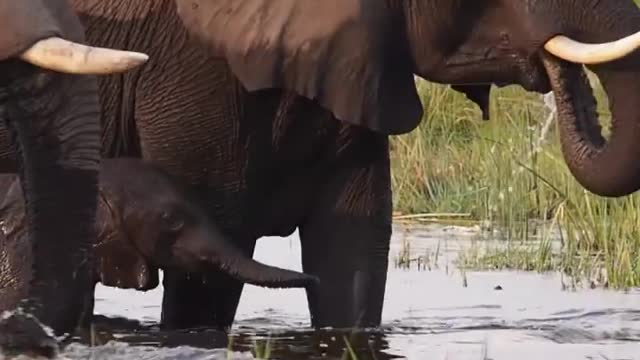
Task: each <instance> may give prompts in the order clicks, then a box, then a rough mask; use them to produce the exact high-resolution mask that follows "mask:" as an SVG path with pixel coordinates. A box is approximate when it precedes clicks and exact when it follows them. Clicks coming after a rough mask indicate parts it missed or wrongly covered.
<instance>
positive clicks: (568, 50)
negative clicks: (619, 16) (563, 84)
mask: <svg viewBox="0 0 640 360" xmlns="http://www.w3.org/2000/svg"><path fill="white" fill-rule="evenodd" d="M639 47H640V32H637V33H635V34H633V35H629V36H627V37H624V38H622V39H619V40H616V41H612V42H607V43H602V44H585V43H581V42H578V41H575V40H573V39H570V38H568V37H566V36H562V35H558V36H555V37H553V38H552V39H551V40H549V41H547V43H546V44H545V45H544V48H545V50H547V51H548V52H549V53H551V54H553V55H555V56H557V57H559V58H561V59H564V60H567V61H570V62H574V63H577V64H585V65H595V64H601V63H606V62H610V61H613V60H617V59H620V58H623V57H625V56H627V55H629V54H630V53H632V52H633V51H635V50H636V49H637V48H639Z"/></svg>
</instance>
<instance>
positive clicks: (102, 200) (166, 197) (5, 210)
mask: <svg viewBox="0 0 640 360" xmlns="http://www.w3.org/2000/svg"><path fill="white" fill-rule="evenodd" d="M99 180H100V181H99V193H98V196H99V199H98V209H97V217H96V232H97V234H98V241H97V243H96V244H95V250H96V253H95V254H96V255H95V256H96V258H95V266H94V274H93V275H94V284H95V283H98V282H101V283H102V284H104V285H105V286H113V287H119V288H129V289H137V290H149V289H152V288H155V287H156V286H157V285H158V268H162V269H167V268H172V269H178V270H181V271H185V272H192V271H203V270H205V269H207V268H208V267H211V268H217V269H221V270H222V271H225V272H226V273H228V274H229V275H231V276H233V277H234V278H236V279H238V280H240V281H243V282H246V283H250V284H254V285H259V286H266V287H308V286H311V285H312V284H314V283H315V282H316V281H317V279H316V278H315V277H313V276H311V275H305V274H302V273H298V272H294V271H289V270H285V269H280V268H276V267H271V266H268V265H264V264H261V263H259V262H257V261H254V260H252V259H250V258H247V257H245V256H243V255H242V254H241V252H240V251H238V250H237V249H236V248H235V247H233V245H231V242H230V241H228V240H227V239H226V238H225V237H224V236H223V235H222V233H221V232H220V231H219V230H218V229H217V228H216V226H215V225H214V224H212V223H211V222H210V221H209V220H207V217H206V216H205V213H204V212H203V211H202V210H201V209H200V207H199V206H197V205H196V201H195V199H194V198H191V197H190V195H189V194H188V192H187V191H186V190H185V188H183V187H182V186H181V185H180V184H178V183H177V182H176V181H175V180H174V179H173V178H171V177H169V176H168V175H167V174H165V173H163V172H161V170H159V169H158V168H156V167H153V166H152V165H150V164H148V163H145V162H143V161H142V160H139V159H133V158H116V159H105V160H103V162H102V168H101V171H100V179H99ZM9 181H11V184H10V185H9ZM4 182H5V183H6V184H7V185H8V189H2V192H5V191H6V195H5V198H4V201H3V203H2V206H1V207H0V224H1V230H2V231H1V232H0V311H2V310H3V309H13V308H14V307H15V305H16V303H17V301H19V299H21V298H23V297H24V296H25V295H26V291H27V287H28V286H27V284H28V283H29V281H30V280H31V246H29V245H28V243H27V241H25V240H26V239H25V230H26V227H25V225H26V224H25V211H24V201H23V197H22V190H21V187H20V185H19V182H18V181H17V177H15V176H12V178H10V179H4ZM0 185H1V184H0ZM0 195H2V194H1V193H0ZM51 256H57V254H51ZM92 305H93V304H90V305H89V309H88V310H90V309H92V308H93V306H92ZM88 312H89V311H87V315H89V314H88Z"/></svg>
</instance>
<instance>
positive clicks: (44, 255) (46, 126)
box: [0, 0, 147, 351]
mask: <svg viewBox="0 0 640 360" xmlns="http://www.w3.org/2000/svg"><path fill="white" fill-rule="evenodd" d="M0 23H2V28H3V30H2V31H1V32H0V117H1V118H3V119H4V120H5V121H6V122H7V126H8V128H9V129H10V131H11V133H12V137H13V139H14V140H15V145H16V146H15V147H16V150H17V152H16V153H17V158H18V159H17V160H18V164H19V168H20V172H19V177H20V183H21V186H22V187H23V189H24V190H25V191H24V192H25V203H26V223H27V225H28V228H29V229H28V236H29V238H30V240H31V241H30V244H32V250H33V253H34V261H33V266H32V268H33V269H32V270H33V277H32V280H31V283H30V284H29V285H30V286H29V289H28V292H27V294H26V298H25V299H24V300H25V301H23V302H22V303H21V305H20V309H19V311H18V312H15V313H14V314H18V313H20V314H27V315H29V316H28V317H26V318H25V317H22V318H21V319H22V320H25V319H26V320H25V321H22V320H16V318H15V316H9V317H6V316H2V317H0V329H1V330H2V331H0V350H5V351H11V349H16V348H20V347H21V346H22V345H24V344H25V343H29V339H26V340H25V338H24V333H22V329H21V328H20V327H21V326H22V325H25V324H28V323H29V320H28V319H34V316H35V318H37V319H39V321H42V323H44V324H45V325H48V326H49V327H51V328H52V329H53V330H54V331H55V333H56V334H63V333H69V332H71V331H72V330H73V329H74V327H75V326H76V325H77V323H78V320H79V318H80V316H81V313H82V311H83V309H84V308H85V299H86V298H87V291H88V290H89V289H90V284H89V279H88V278H87V277H85V276H83V275H82V274H83V271H79V270H82V269H84V267H85V266H86V265H87V264H90V263H91V256H90V255H91V245H92V243H93V241H94V234H93V231H92V225H91V224H92V223H93V219H94V216H95V208H96V193H97V182H98V181H97V174H98V165H99V160H100V113H99V104H98V93H97V83H96V80H95V78H93V77H92V76H90V75H95V74H110V73H117V72H122V71H125V70H128V69H131V68H133V67H135V66H138V65H140V64H142V63H144V62H145V61H146V59H147V56H146V55H144V54H138V53H130V52H124V51H117V50H110V49H100V48H94V47H90V46H85V45H83V44H82V42H83V41H84V33H83V29H82V27H81V26H80V23H79V21H78V19H77V18H76V15H75V14H74V13H73V11H72V10H71V8H70V6H69V3H68V1H66V0H20V1H13V0H0ZM63 208H64V210H63ZM0 310H10V309H0ZM16 316H17V315H16ZM14 325H15V326H18V327H19V328H13V327H12V326H14ZM25 326H26V325H25ZM14 332H15V333H14ZM14 335H15V336H14ZM23 340H24V341H23ZM33 340H34V341H37V340H36V339H33ZM25 341H26V342H25ZM31 343H32V344H33V342H31Z"/></svg>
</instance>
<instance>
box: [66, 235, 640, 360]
mask: <svg viewBox="0 0 640 360" xmlns="http://www.w3.org/2000/svg"><path fill="white" fill-rule="evenodd" d="M475 234H476V233H475V231H474V230H473V229H463V228H453V227H442V226H432V227H424V228H412V229H406V228H402V227H396V228H395V229H394V237H393V243H392V249H391V259H390V260H391V261H390V262H391V264H390V268H389V278H388V285H387V296H386V300H385V310H384V314H383V327H382V329H380V330H378V331H375V332H374V331H371V332H359V333H345V332H335V331H317V332H316V331H312V330H310V329H309V320H308V314H307V301H306V297H305V294H304V291H303V290H299V289H290V290H270V289H262V288H257V287H254V286H247V287H245V292H244V293H243V296H242V299H241V302H240V307H239V309H238V315H237V318H236V319H237V322H236V324H235V327H234V331H233V334H232V336H231V337H228V336H226V335H224V334H221V333H218V332H215V331H207V330H200V331H193V332H162V331H160V330H159V329H157V328H156V327H155V326H154V324H155V323H157V321H158V320H159V317H160V302H161V298H162V296H161V295H162V289H156V290H153V291H150V292H148V293H136V292H133V291H121V290H115V289H110V288H105V287H99V288H98V289H97V294H96V296H97V303H96V312H97V313H99V314H102V315H104V316H106V318H103V319H101V320H100V321H99V323H98V324H97V325H96V331H95V336H94V338H93V340H92V341H93V342H94V343H95V344H104V345H101V346H95V347H91V348H90V347H87V346H85V345H82V344H74V345H72V346H71V347H70V348H69V349H68V351H67V354H66V356H67V357H70V358H74V359H76V358H77V359H80V358H83V359H84V358H93V359H133V358H136V359H154V360H155V359H189V360H192V359H198V360H200V359H227V358H233V359H252V358H253V356H252V354H251V352H250V351H251V349H253V348H254V344H255V342H256V341H259V342H258V344H260V341H262V340H266V339H270V347H271V357H272V358H277V359H321V358H322V359H340V358H342V355H343V354H344V353H345V351H348V350H347V348H346V346H345V339H349V343H350V344H351V348H352V350H353V352H355V353H356V354H357V355H358V358H359V359H393V358H400V359H403V358H406V359H443V360H444V359H471V360H476V359H494V360H498V359H509V360H512V359H519V360H528V359H565V360H570V359H640V291H635V292H633V291H632V292H627V293H623V292H614V291H606V290H592V289H584V290H577V291H567V290H563V286H562V282H563V281H562V278H561V276H560V275H559V274H547V275H540V274H534V273H518V272H471V273H467V274H466V276H465V275H463V274H462V273H461V272H460V271H459V270H457V269H456V268H455V266H454V264H453V260H454V259H455V257H456V254H457V253H458V251H459V250H460V249H463V248H465V247H468V246H470V245H471V243H472V242H473V241H475ZM407 241H410V244H411V249H412V250H411V251H412V253H413V254H414V255H416V256H417V255H420V254H425V253H427V252H431V253H432V254H434V253H436V252H438V254H439V256H438V265H439V266H437V267H436V266H434V262H435V261H434V260H433V259H434V257H433V256H432V257H431V259H432V261H431V265H432V266H431V270H422V271H418V270H417V266H415V265H414V266H412V267H411V268H410V269H401V268H397V267H396V266H395V265H394V260H395V258H396V256H397V255H398V254H399V253H400V252H401V251H402V248H403V247H404V246H405V244H406V242H407ZM437 249H439V250H437ZM256 258H257V259H259V260H261V261H263V262H266V263H269V264H273V265H277V266H281V267H287V268H291V269H296V270H300V268H301V265H300V245H299V241H298V237H297V234H296V235H294V236H292V237H290V238H287V239H282V238H272V239H262V240H260V241H259V243H258V247H257V250H256ZM465 278H466V281H465ZM465 283H466V286H463V285H465ZM500 288H501V290H500ZM122 318H126V319H128V320H124V319H122ZM230 341H231V344H230V343H229V342H230ZM226 349H232V350H231V352H227V350H226Z"/></svg>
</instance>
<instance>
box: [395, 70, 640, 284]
mask: <svg viewBox="0 0 640 360" xmlns="http://www.w3.org/2000/svg"><path fill="white" fill-rule="evenodd" d="M596 85H597V83H596ZM419 89H420V94H421V98H422V101H423V104H424V106H425V117H424V119H423V121H422V124H421V125H420V127H419V128H418V129H417V131H414V132H411V133H410V134H407V135H403V136H398V137H394V138H393V139H392V181H393V188H394V199H395V200H394V201H395V203H394V206H395V209H396V211H397V212H401V213H468V214H469V216H470V218H471V219H475V220H485V221H487V222H488V223H489V224H491V226H492V227H493V228H494V229H495V231H496V233H497V235H498V236H500V237H501V238H503V239H505V240H507V241H509V242H512V243H523V244H526V243H527V241H528V240H531V239H534V238H535V239H537V240H540V239H542V240H543V241H542V242H537V243H536V244H538V245H536V246H537V251H533V252H531V253H532V256H538V257H540V261H541V262H540V263H541V264H544V266H538V267H537V269H538V270H546V269H548V268H549V266H550V265H549V264H556V265H554V266H555V267H556V268H560V269H561V270H564V271H567V272H569V273H571V274H573V275H589V274H590V273H592V272H593V271H594V269H598V268H602V269H603V270H605V272H606V274H607V277H608V283H609V285H611V286H613V287H619V288H624V287H635V286H640V197H639V196H640V195H632V196H628V197H624V198H618V199H609V198H603V197H598V196H595V195H593V194H591V193H588V192H586V191H585V190H584V189H583V188H582V187H581V186H580V185H579V184H578V183H577V182H576V181H575V180H574V178H573V176H572V175H571V174H570V172H569V171H568V169H567V166H566V164H565V162H564V159H563V157H562V154H561V151H560V147H559V141H558V137H557V132H556V123H555V121H548V120H550V119H551V120H553V113H552V110H551V108H549V107H547V106H545V103H544V101H543V96H541V95H539V94H533V93H527V92H525V91H524V90H522V89H520V88H519V87H515V86H511V87H507V88H502V89H498V88H494V89H493V90H492V97H491V120H489V121H487V122H484V121H482V120H481V115H480V111H479V109H478V108H477V107H476V105H474V104H473V103H471V102H470V101H469V100H467V99H466V97H465V96H464V95H462V94H460V93H457V92H455V91H453V90H451V89H450V88H449V87H446V86H442V85H437V84H432V83H428V82H425V81H422V80H420V81H419ZM597 95H598V98H599V99H600V101H599V112H600V114H601V118H602V119H603V120H604V122H605V123H608V122H609V120H610V114H609V113H608V107H607V103H606V97H604V96H603V93H602V91H601V90H598V92H597ZM550 116H551V118H550ZM605 128H606V126H605ZM558 229H559V230H561V231H560V232H559V233H561V234H562V235H563V236H562V241H563V247H562V248H563V250H562V253H561V254H560V255H559V256H556V258H554V259H551V258H552V257H553V256H554V255H553V254H552V253H551V252H550V251H549V246H548V241H549V240H550V239H551V237H552V234H553V233H554V232H555V233H558V231H557V230H558ZM523 263H527V264H530V262H527V261H525V262H523ZM529 267H531V266H530V265H529ZM534 268H536V267H535V266H534Z"/></svg>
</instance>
